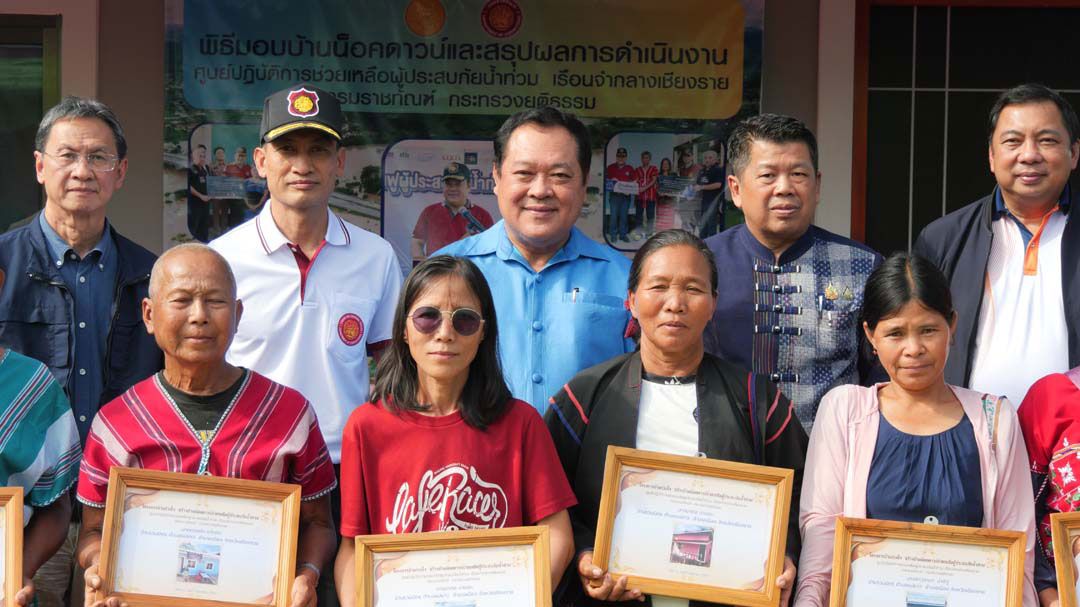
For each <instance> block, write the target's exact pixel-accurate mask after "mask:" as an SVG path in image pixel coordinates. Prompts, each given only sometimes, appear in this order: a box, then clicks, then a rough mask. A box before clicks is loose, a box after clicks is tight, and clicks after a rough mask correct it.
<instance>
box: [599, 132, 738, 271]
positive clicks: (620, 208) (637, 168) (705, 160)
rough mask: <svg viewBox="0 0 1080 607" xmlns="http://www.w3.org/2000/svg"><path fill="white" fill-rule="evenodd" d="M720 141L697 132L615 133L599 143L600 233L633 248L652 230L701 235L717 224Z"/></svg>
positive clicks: (722, 166) (721, 161)
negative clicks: (704, 186) (602, 144)
mask: <svg viewBox="0 0 1080 607" xmlns="http://www.w3.org/2000/svg"><path fill="white" fill-rule="evenodd" d="M723 149H724V144H723V142H722V140H721V139H720V138H719V137H715V136H712V137H710V136H706V135H702V134H700V133H683V134H675V133H632V132H624V133H618V134H616V135H615V136H614V137H612V138H611V139H609V140H608V142H607V145H606V146H605V148H604V163H603V165H602V167H603V178H604V221H603V224H604V238H605V239H606V241H607V242H608V244H610V245H611V246H613V247H615V248H617V249H619V250H621V251H636V250H637V249H638V247H640V246H641V244H642V243H643V242H644V241H645V239H646V238H648V237H649V236H651V235H652V234H654V233H656V232H660V231H663V230H669V229H672V228H682V229H684V230H687V231H688V232H693V233H694V234H698V235H700V236H702V237H707V236H711V235H713V234H715V233H716V232H717V231H719V230H720V229H723V225H724V224H723V220H724V218H723V213H724V210H725V206H724V205H723V201H724V196H725V195H726V193H725V191H724V190H723V189H715V188H710V189H702V188H701V187H700V184H701V183H721V184H722V183H723V182H724V179H725V177H726V172H725V163H724V152H723Z"/></svg>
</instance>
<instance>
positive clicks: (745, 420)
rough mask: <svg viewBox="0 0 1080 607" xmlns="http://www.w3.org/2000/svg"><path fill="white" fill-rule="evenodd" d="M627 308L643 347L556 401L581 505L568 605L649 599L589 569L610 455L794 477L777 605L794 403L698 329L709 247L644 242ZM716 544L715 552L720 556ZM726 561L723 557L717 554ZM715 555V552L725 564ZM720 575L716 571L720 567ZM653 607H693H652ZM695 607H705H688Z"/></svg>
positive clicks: (794, 449)
mask: <svg viewBox="0 0 1080 607" xmlns="http://www.w3.org/2000/svg"><path fill="white" fill-rule="evenodd" d="M627 287H628V293H627V298H628V299H627V304H628V306H629V308H630V312H631V314H633V316H634V319H635V320H636V321H637V323H638V325H639V326H640V329H641V339H640V348H639V350H638V351H637V352H634V353H631V354H624V355H621V356H618V357H616V358H613V359H611V360H609V361H607V362H604V363H601V364H599V365H597V366H595V367H592V368H590V369H586V370H585V371H582V372H581V373H579V374H578V375H577V376H576V377H574V379H572V380H570V382H569V383H568V384H567V385H566V386H565V387H564V388H563V389H562V390H561V391H560V392H559V394H558V395H556V396H555V398H554V399H553V405H552V407H551V408H550V409H548V412H547V415H546V421H547V425H548V429H549V430H550V432H551V434H552V437H553V438H554V440H555V446H556V449H557V450H558V453H559V459H560V460H561V461H562V465H563V468H564V469H565V470H566V475H567V476H568V477H569V478H570V481H571V483H572V484H573V486H574V491H575V492H576V493H577V496H578V499H579V500H580V503H579V504H578V505H577V506H576V507H575V508H572V509H571V514H570V516H571V519H572V521H573V524H574V540H575V542H576V545H577V550H578V553H577V554H578V559H577V561H576V562H575V563H574V564H573V565H572V566H571V568H570V571H568V572H567V579H566V580H564V584H565V589H564V594H563V596H562V597H561V600H560V603H559V604H560V605H578V606H584V605H606V604H608V603H609V602H613V601H627V600H641V599H643V598H644V597H643V595H642V594H641V592H640V591H639V590H637V589H634V588H627V581H626V578H625V577H619V578H618V579H616V578H615V577H613V576H612V575H610V574H609V573H607V572H605V571H603V570H601V568H600V567H599V566H597V565H596V564H594V563H593V562H592V546H593V541H594V536H595V535H596V519H597V513H598V511H599V506H600V494H601V489H602V481H603V478H604V458H605V455H606V453H607V447H608V445H618V446H622V447H634V448H637V449H646V450H650V451H660V452H665V453H674V454H677V455H691V456H693V455H697V456H703V457H709V458H712V459H723V460H729V461H735V462H745V463H753V464H765V465H769V466H778V467H783V468H791V469H793V470H795V482H794V483H793V485H792V498H791V514H790V520H791V521H792V524H791V525H790V526H789V528H788V538H787V554H788V555H789V556H788V557H787V558H786V559H785V562H784V570H783V573H782V574H781V575H780V576H779V578H777V579H775V580H769V581H768V583H770V584H771V583H775V584H776V585H777V586H778V587H779V588H781V589H782V590H781V601H780V604H781V605H787V602H788V599H789V596H790V593H791V588H792V587H793V586H794V584H795V564H794V563H795V560H796V559H797V557H798V554H799V533H798V529H797V527H796V525H795V524H794V521H795V520H796V515H797V514H798V511H799V510H798V509H799V487H800V486H801V484H802V480H801V477H802V467H803V459H804V457H805V455H806V445H807V442H808V439H807V437H806V432H804V431H803V428H802V425H800V424H799V420H798V419H796V418H795V417H794V413H793V411H792V407H791V403H790V402H789V401H788V400H787V398H785V397H784V396H783V395H782V394H780V393H779V392H778V391H777V390H776V387H775V384H773V383H772V382H770V381H769V380H768V378H766V377H759V376H755V375H753V374H751V373H749V372H747V371H746V370H743V369H740V368H738V367H736V366H734V365H732V364H730V363H727V362H724V361H722V360H720V359H718V358H714V357H713V356H711V355H710V354H708V353H706V352H705V347H704V344H703V342H702V330H703V329H704V328H705V325H706V324H707V323H708V322H709V319H710V318H712V315H713V310H714V309H715V308H716V289H717V271H716V262H715V260H714V259H713V254H712V252H711V251H710V250H709V248H708V247H707V246H706V245H705V243H704V242H703V241H702V240H701V239H700V238H698V237H697V236H694V235H692V234H690V233H689V232H686V231H683V230H667V231H664V232H659V233H657V234H656V235H654V236H653V237H651V238H649V239H648V240H646V241H645V244H643V245H642V246H641V248H640V249H639V250H638V252H637V255H635V256H634V261H633V263H632V264H631V266H630V279H629V283H628V286H627ZM723 545H724V543H723V541H722V539H721V540H719V541H718V542H717V543H716V544H715V546H723ZM721 550H722V549H721ZM718 554H719V553H714V556H713V558H714V559H715V558H717V555H718ZM714 564H715V563H714ZM651 600H652V605H653V607H661V606H665V607H666V606H675V605H682V606H683V607H685V606H686V605H687V604H688V602H687V601H686V600H685V599H672V598H668V597H659V596H653V597H651ZM689 604H690V605H691V606H692V607H693V606H697V605H706V604H707V603H700V602H696V601H690V602H689Z"/></svg>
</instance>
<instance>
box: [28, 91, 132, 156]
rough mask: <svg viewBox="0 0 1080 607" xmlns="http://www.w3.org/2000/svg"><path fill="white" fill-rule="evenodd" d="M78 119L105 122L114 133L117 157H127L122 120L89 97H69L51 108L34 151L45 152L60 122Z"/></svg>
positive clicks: (42, 124)
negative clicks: (53, 130) (51, 134)
mask: <svg viewBox="0 0 1080 607" xmlns="http://www.w3.org/2000/svg"><path fill="white" fill-rule="evenodd" d="M76 118H97V119H98V120H100V121H102V122H104V123H105V124H106V126H108V127H109V130H110V131H112V134H113V139H115V140H116V155H117V156H119V157H120V158H121V159H123V158H126V157H127V139H125V138H124V129H123V127H121V126H120V120H119V119H118V118H117V117H116V114H115V113H113V111H112V108H110V107H109V106H107V105H105V104H104V103H102V102H100V101H98V100H97V99H90V98H89V97H75V96H67V97H64V98H63V99H61V100H60V103H57V104H56V105H54V106H52V107H51V108H49V111H47V112H45V116H44V117H42V119H41V123H39V124H38V130H37V135H35V136H34V149H35V150H37V151H39V152H44V151H45V142H46V141H48V140H49V133H51V132H52V128H53V125H54V124H56V123H57V122H58V121H60V120H74V119H76Z"/></svg>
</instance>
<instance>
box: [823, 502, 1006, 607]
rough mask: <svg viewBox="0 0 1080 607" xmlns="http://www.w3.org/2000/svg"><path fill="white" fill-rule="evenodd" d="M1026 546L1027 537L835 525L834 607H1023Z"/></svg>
mask: <svg viewBox="0 0 1080 607" xmlns="http://www.w3.org/2000/svg"><path fill="white" fill-rule="evenodd" d="M1024 544H1025V534H1024V533H1023V532H1021V531H1001V530H997V529H981V528H977V527H954V526H950V525H924V524H918V523H898V522H894V521H877V520H867V519H853V518H842V517H841V518H837V519H836V541H835V544H834V546H833V570H832V590H831V600H830V601H829V605H830V606H831V607H844V606H846V607H863V606H867V607H892V606H895V607H946V606H948V607H1008V606H1011V605H1019V604H1020V603H1021V601H1022V592H1023V583H1024Z"/></svg>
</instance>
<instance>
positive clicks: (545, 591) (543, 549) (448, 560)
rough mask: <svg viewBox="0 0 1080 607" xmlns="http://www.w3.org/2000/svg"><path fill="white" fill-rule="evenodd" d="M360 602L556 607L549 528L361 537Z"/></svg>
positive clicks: (415, 606)
mask: <svg viewBox="0 0 1080 607" xmlns="http://www.w3.org/2000/svg"><path fill="white" fill-rule="evenodd" d="M356 555H357V556H356V569H357V571H356V579H357V582H358V583H357V599H356V604H357V606H358V607H433V606H434V607H504V606H506V605H521V606H530V607H531V606H536V607H549V606H550V605H551V590H550V585H551V583H550V577H549V576H550V573H549V571H550V563H549V561H548V530H547V528H546V527H519V528H511V529H492V530H479V531H446V532H436V533H410V534H400V535H368V536H360V537H357V538H356Z"/></svg>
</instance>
